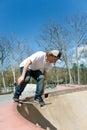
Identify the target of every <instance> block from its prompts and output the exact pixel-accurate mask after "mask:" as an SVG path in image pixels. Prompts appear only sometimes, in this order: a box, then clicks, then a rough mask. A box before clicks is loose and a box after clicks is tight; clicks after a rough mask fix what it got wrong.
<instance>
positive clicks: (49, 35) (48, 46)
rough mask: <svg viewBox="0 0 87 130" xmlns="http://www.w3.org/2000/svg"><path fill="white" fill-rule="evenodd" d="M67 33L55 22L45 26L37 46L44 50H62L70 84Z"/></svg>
mask: <svg viewBox="0 0 87 130" xmlns="http://www.w3.org/2000/svg"><path fill="white" fill-rule="evenodd" d="M68 35H69V31H68V30H67V29H66V28H65V27H64V26H63V25H60V24H57V23H55V22H52V23H48V24H46V25H45V26H44V27H43V29H42V30H41V35H40V37H39V40H38V44H39V46H40V47H42V48H43V49H44V50H46V51H48V50H52V49H59V50H62V53H63V54H62V58H63V60H64V62H65V65H66V67H67V69H68V73H69V77H70V83H72V77H71V71H70V68H69V62H68V57H67V55H68V52H67V51H68V48H69V43H70V42H69V36H68Z"/></svg>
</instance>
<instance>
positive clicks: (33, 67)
mask: <svg viewBox="0 0 87 130" xmlns="http://www.w3.org/2000/svg"><path fill="white" fill-rule="evenodd" d="M60 57H61V52H60V51H59V50H52V51H50V52H43V51H38V52H36V53H34V54H32V55H31V56H29V57H28V58H26V59H25V60H24V61H23V62H22V63H21V64H20V73H21V76H20V77H19V78H18V82H17V86H16V88H15V92H14V97H13V99H14V101H17V100H19V97H20V95H21V93H22V92H23V90H24V88H25V86H26V84H27V83H28V82H29V81H30V78H31V77H33V78H34V79H35V80H36V81H37V86H36V92H35V96H34V101H35V102H37V103H40V104H42V105H44V104H45V103H44V101H43V99H42V94H43V90H44V81H45V80H46V77H47V72H48V71H49V70H50V69H51V67H52V63H55V62H56V61H57V60H58V59H60Z"/></svg>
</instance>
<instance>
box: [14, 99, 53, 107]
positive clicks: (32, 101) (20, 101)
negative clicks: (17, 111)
mask: <svg viewBox="0 0 87 130" xmlns="http://www.w3.org/2000/svg"><path fill="white" fill-rule="evenodd" d="M15 102H17V103H18V104H32V105H35V104H39V105H40V107H43V106H45V105H50V104H51V103H45V104H44V105H43V104H40V103H38V102H34V100H26V99H19V100H17V101H15Z"/></svg>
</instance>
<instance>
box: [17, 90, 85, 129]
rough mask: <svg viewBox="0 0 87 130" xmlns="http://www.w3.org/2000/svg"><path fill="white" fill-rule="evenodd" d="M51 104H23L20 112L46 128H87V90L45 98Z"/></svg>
mask: <svg viewBox="0 0 87 130" xmlns="http://www.w3.org/2000/svg"><path fill="white" fill-rule="evenodd" d="M45 102H48V103H50V102H51V103H52V104H50V105H47V106H44V107H42V108H41V107H40V106H39V105H34V106H33V105H29V104H23V105H22V106H21V107H20V106H19V107H18V111H19V112H20V114H21V115H22V116H23V117H24V118H26V119H27V120H29V121H31V122H33V123H34V124H35V125H38V126H40V127H42V128H44V129H45V130H87V91H81V92H74V93H68V94H63V95H58V96H57V95H56V96H53V97H49V98H48V99H45Z"/></svg>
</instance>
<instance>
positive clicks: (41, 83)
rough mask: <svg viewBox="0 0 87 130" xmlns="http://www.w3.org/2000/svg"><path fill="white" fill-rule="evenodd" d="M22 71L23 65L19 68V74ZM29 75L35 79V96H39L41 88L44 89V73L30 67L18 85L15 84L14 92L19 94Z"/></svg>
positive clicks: (28, 79) (41, 91)
mask: <svg viewBox="0 0 87 130" xmlns="http://www.w3.org/2000/svg"><path fill="white" fill-rule="evenodd" d="M22 71H23V67H22V68H20V73H21V74H22ZM31 77H33V78H34V79H35V80H36V81H37V86H36V93H35V97H39V96H41V95H42V93H43V89H44V75H43V73H42V72H41V71H40V70H35V71H33V70H30V69H29V70H27V72H26V75H25V79H24V81H23V82H22V83H21V84H20V85H17V86H16V88H15V94H18V95H19V96H20V95H21V93H22V92H23V90H24V88H25V86H26V84H27V83H28V82H29V81H30V78H31Z"/></svg>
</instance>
